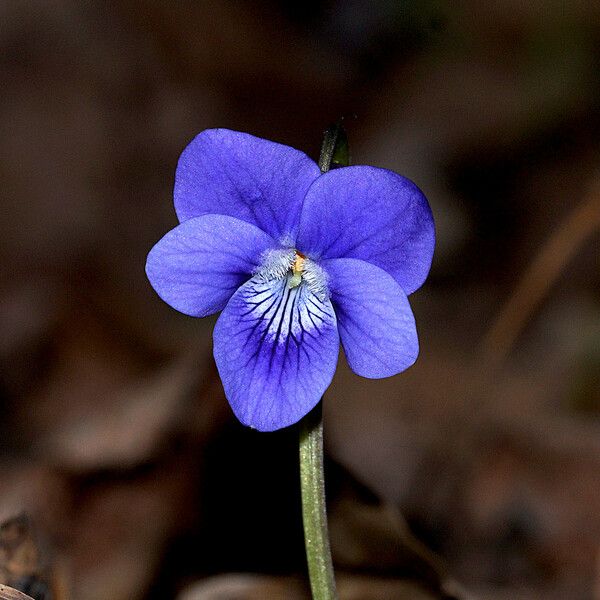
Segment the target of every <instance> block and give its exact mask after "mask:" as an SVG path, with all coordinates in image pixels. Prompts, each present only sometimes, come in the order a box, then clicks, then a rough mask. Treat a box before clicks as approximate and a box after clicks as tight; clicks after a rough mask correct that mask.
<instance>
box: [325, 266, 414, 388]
mask: <svg viewBox="0 0 600 600" xmlns="http://www.w3.org/2000/svg"><path fill="white" fill-rule="evenodd" d="M322 266H323V268H324V269H325V270H326V271H327V273H328V274H329V277H330V281H329V288H330V290H331V301H332V302H333V306H334V308H335V313H336V316H337V321H338V330H339V332H340V337H341V339H342V345H343V346H344V352H345V354H346V359H347V360H348V364H349V365H350V368H351V369H352V370H353V371H354V372H355V373H356V374H358V375H362V376H363V377H369V378H372V379H378V378H381V377H389V376H391V375H396V374H397V373H400V372H401V371H404V370H405V369H407V368H408V367H410V366H411V365H412V364H413V363H414V362H415V360H416V359H417V355H418V354H419V341H418V338H417V330H416V326H415V319H414V317H413V314H412V311H411V309H410V305H409V303H408V299H407V297H406V294H405V293H404V291H403V290H402V288H401V287H400V286H399V285H398V283H396V281H394V279H393V278H392V277H391V276H390V275H388V274H387V273H386V272H385V271H383V270H382V269H380V268H379V267H376V266H375V265H372V264H370V263H366V262H364V261H362V260H357V259H355V258H338V259H332V260H326V261H323V265H322Z"/></svg>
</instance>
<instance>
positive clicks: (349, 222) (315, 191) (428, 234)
mask: <svg viewBox="0 0 600 600" xmlns="http://www.w3.org/2000/svg"><path fill="white" fill-rule="evenodd" d="M434 244H435V230H434V225H433V217H432V214H431V209H430V208H429V204H428V203H427V199H426V198H425V196H424V195H423V194H422V192H421V191H420V190H419V188H417V186H416V185H415V184H414V183H412V182H411V181H410V180H408V179H406V178H405V177H402V176H401V175H398V174H396V173H393V172H392V171H387V170H385V169H378V168H375V167H366V166H357V167H345V168H341V169H335V170H333V171H329V172H328V173H326V174H325V175H323V176H322V177H320V178H319V179H317V180H316V181H315V182H314V183H313V185H312V186H311V187H310V189H309V190H308V193H307V195H306V198H305V199H304V206H303V209H302V215H301V217H300V228H299V232H298V239H297V248H298V249H299V250H301V251H302V252H303V253H305V254H308V255H309V256H313V257H315V258H323V259H327V258H342V257H347V258H359V259H361V260H365V261H368V262H370V263H372V264H374V265H377V266H378V267H381V268H382V269H384V270H385V271H387V272H388V273H389V274H390V275H392V277H394V279H395V280H396V281H397V282H398V283H399V284H400V286H401V287H402V288H403V289H404V291H405V292H406V293H407V294H410V293H412V292H414V291H415V290H416V289H418V288H419V287H420V286H421V285H422V283H423V281H425V278H426V277H427V273H428V272H429V268H430V266H431V260H432V257H433V247H434Z"/></svg>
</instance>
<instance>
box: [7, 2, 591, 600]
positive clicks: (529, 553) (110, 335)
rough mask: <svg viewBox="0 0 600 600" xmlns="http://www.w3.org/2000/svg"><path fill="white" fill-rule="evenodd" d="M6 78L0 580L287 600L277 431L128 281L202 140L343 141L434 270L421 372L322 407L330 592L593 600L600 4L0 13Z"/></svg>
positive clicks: (100, 598)
mask: <svg viewBox="0 0 600 600" xmlns="http://www.w3.org/2000/svg"><path fill="white" fill-rule="evenodd" d="M0 81H1V88H0V133H1V135H0V181H1V189H2V192H1V193H2V205H1V206H2V208H1V219H0V260H1V264H2V269H1V271H0V332H1V335H0V402H1V407H2V413H1V419H0V522H2V523H4V525H3V526H2V527H0V583H7V584H9V585H13V586H14V587H19V588H20V589H22V590H23V591H26V592H27V593H29V594H30V595H32V596H34V597H35V598H37V599H38V600H39V599H43V600H48V599H50V598H53V599H54V600H64V599H66V598H71V599H74V600H107V599H110V600H138V599H139V600H158V599H171V598H179V599H180V600H207V599H217V598H221V599H223V598H224V599H240V600H243V599H258V598H260V599H264V598H273V599H276V600H277V599H279V598H286V599H294V598H299V599H301V598H306V597H307V596H306V588H305V584H304V583H303V582H304V577H305V576H304V572H305V565H304V559H303V546H302V530H301V522H300V512H299V499H298V485H297V477H298V472H297V466H296V443H297V442H296V434H297V432H296V431H295V428H290V429H289V430H286V431H282V432H278V433H274V434H258V433H255V432H252V431H249V430H247V429H245V428H243V427H242V426H241V425H240V424H238V423H237V422H236V421H235V420H234V418H233V417H232V414H231V412H230V409H229V407H228V405H227V403H226V401H225V399H224V397H223V395H222V390H221V387H220V383H219V380H218V378H217V376H216V372H215V368H214V366H213V362H212V357H211V330H212V325H213V322H214V319H205V320H195V319H191V318H188V317H184V316H182V315H179V314H177V313H175V312H174V311H173V310H171V309H170V308H169V307H168V306H167V305H165V304H163V303H162V302H161V301H160V300H159V299H158V298H157V297H156V295H155V294H154V292H153V291H152V289H151V288H150V286H149V284H148V283H147V281H146V279H145V275H144V262H145V256H146V254H147V252H148V250H149V249H150V247H151V246H152V245H153V244H154V243H155V242H156V241H157V240H158V239H159V238H160V237H161V236H162V235H163V234H164V233H165V232H166V231H167V230H168V229H170V228H171V227H173V226H174V225H175V223H176V219H175V214H174V211H173V207H172V197H171V194H172V186H173V177H174V170H175V165H176V161H177V158H178V156H179V153H180V152H181V150H182V149H183V148H184V147H185V145H186V144H187V143H188V142H189V141H190V139H191V138H192V137H193V136H194V135H195V134H196V133H198V132H199V131H201V130H203V129H205V128H209V127H227V128H230V129H239V130H242V131H247V132H249V133H253V134H255V135H258V136H262V137H266V138H269V139H274V140H277V141H280V142H283V143H287V144H290V145H292V146H295V147H297V148H300V149H302V150H304V151H305V152H307V153H308V154H310V155H311V156H313V157H315V158H316V157H317V155H318V151H319V145H320V140H321V135H322V132H323V129H324V128H325V127H326V126H327V125H328V124H329V123H330V122H332V121H336V120H337V119H338V118H340V117H342V116H343V117H345V124H346V128H347V130H348V133H349V139H350V145H351V153H352V158H353V161H354V162H355V163H359V164H360V163H366V164H373V165H377V166H382V167H387V168H391V169H394V170H396V171H398V172H400V173H402V174H404V175H406V176H408V177H410V178H411V179H413V180H414V181H416V182H417V183H418V184H419V186H420V187H421V188H422V189H423V190H424V191H425V193H426V195H427V196H428V198H429V199H430V202H431V204H432V207H433V211H434V215H435V218H436V224H437V230H438V245H437V250H436V256H435V259H434V264H433V268H432V273H431V277H430V279H429V280H428V282H427V283H426V285H425V286H424V287H423V289H422V290H420V291H419V292H417V293H416V294H415V295H414V296H413V297H412V299H411V301H412V305H413V309H414V311H415V314H416V317H417V323H418V326H419V330H420V340H421V348H422V349H421V356H420V359H419V361H418V362H417V364H416V365H415V366H414V367H413V368H411V369H410V370H409V371H407V372H406V373H405V374H403V375H401V376H397V377H394V378H392V379H389V380H384V381H367V380H363V379H360V378H358V377H356V376H354V375H352V374H351V373H350V372H349V370H348V368H347V367H346V366H345V364H343V361H341V364H340V368H339V371H338V374H337V375H336V379H335V381H334V384H333V386H332V387H331V390H330V392H329V393H328V395H327V397H326V401H325V416H326V422H325V428H326V443H327V451H328V457H329V463H328V474H329V481H328V486H329V500H330V518H331V530H332V531H331V534H332V543H333V549H334V558H335V562H336V565H337V571H338V577H339V581H340V584H339V585H340V592H341V594H342V598H343V599H345V600H349V599H352V600H369V599H373V600H383V599H393V600H398V599H400V600H401V599H403V598H411V599H421V598H423V599H441V598H446V599H449V598H458V599H463V598H464V599H466V598H482V599H490V600H496V599H497V600H500V599H502V600H503V599H506V600H508V599H511V600H512V599H523V600H526V599H537V598H544V599H546V598H548V599H550V600H553V599H556V600H579V599H581V600H584V599H596V600H597V599H599V598H600V476H599V474H600V435H599V434H600V395H599V389H600V269H599V266H600V253H599V252H598V249H599V246H598V239H599V238H598V229H599V227H600V168H599V166H600V135H599V134H600V112H599V109H600V4H599V3H598V2H593V1H589V2H585V1H575V2H570V3H566V2H560V1H558V0H533V1H531V2H527V3H525V2H516V1H514V0H502V1H500V2H495V3H481V2H476V1H474V0H461V1H459V2H447V3H445V2H437V1H434V0H423V1H416V0H407V1H391V0H373V1H371V2H359V1H357V0H350V1H346V2H345V1H342V0H307V1H305V2H303V3H295V2H284V1H282V0H279V1H278V0H238V1H236V2H224V1H223V2H219V1H216V0H214V1H211V0H209V1H205V2H192V1H191V0H185V1H181V2H175V3H167V2H158V1H155V0H123V1H121V2H116V3H104V2H87V1H85V2H82V1H79V2H78V1H76V0H27V1H15V0H8V1H6V0H5V1H4V2H2V3H1V4H0ZM24 513H25V514H26V516H23V514H24ZM410 532H412V533H410Z"/></svg>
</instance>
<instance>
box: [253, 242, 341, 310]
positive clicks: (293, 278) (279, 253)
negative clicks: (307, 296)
mask: <svg viewBox="0 0 600 600" xmlns="http://www.w3.org/2000/svg"><path fill="white" fill-rule="evenodd" d="M256 275H257V276H258V277H259V278H260V279H261V280H262V281H265V282H268V281H273V280H279V279H284V278H286V279H287V285H288V287H289V288H290V289H292V288H295V287H298V286H300V285H306V287H307V288H308V289H309V290H310V291H311V292H313V293H314V294H315V295H316V296H317V297H318V298H320V299H321V300H324V299H325V298H327V297H328V296H329V289H328V287H327V273H325V271H324V270H323V269H322V268H321V267H320V266H319V265H318V264H317V263H316V262H314V261H313V260H311V259H310V258H307V257H306V256H304V254H302V253H301V252H298V250H294V249H293V248H290V249H286V250H267V251H266V252H265V253H264V254H263V255H262V257H261V266H260V267H258V269H257V270H256Z"/></svg>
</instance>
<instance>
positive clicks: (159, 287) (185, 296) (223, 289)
mask: <svg viewBox="0 0 600 600" xmlns="http://www.w3.org/2000/svg"><path fill="white" fill-rule="evenodd" d="M276 246H277V244H276V242H275V241H274V240H273V238H271V237H270V236H269V235H267V234H266V233H265V232H264V231H262V230H261V229H259V228H258V227H256V226H255V225H250V223H246V222H245V221H240V220H239V219H234V218H233V217H227V216H224V215H205V216H203V217H198V218H196V219H190V220H189V221H185V222H184V223H181V224H180V225H178V226H177V227H175V229H172V230H171V231H169V233H167V235H165V236H164V237H163V238H162V239H161V240H160V241H159V242H158V243H157V244H156V245H155V246H154V248H152V250H150V253H149V254H148V260H147V261H146V274H147V275H148V279H149V280H150V283H151V284H152V287H153V288H154V289H155V290H156V292H157V293H158V295H159V296H160V297H161V298H162V299H163V300H164V301H165V302H166V303H167V304H170V305H171V306H172V307H173V308H175V309H177V310H178V311H180V312H182V313H185V314H186V315H191V316H193V317H205V316H206V315H210V314H212V313H215V312H218V311H220V310H222V309H223V308H224V306H225V305H226V304H227V301H228V300H229V298H231V296H232V294H233V293H234V292H235V290H236V289H237V288H238V287H239V286H240V285H242V283H244V282H245V281H247V280H248V279H249V278H250V276H251V274H252V272H253V271H254V270H255V269H256V267H257V266H258V261H259V259H260V257H261V254H262V253H263V252H264V251H265V250H267V249H269V248H273V247H276Z"/></svg>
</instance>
